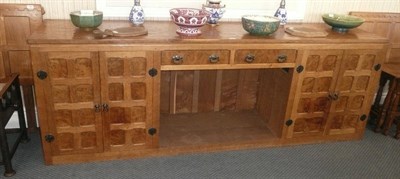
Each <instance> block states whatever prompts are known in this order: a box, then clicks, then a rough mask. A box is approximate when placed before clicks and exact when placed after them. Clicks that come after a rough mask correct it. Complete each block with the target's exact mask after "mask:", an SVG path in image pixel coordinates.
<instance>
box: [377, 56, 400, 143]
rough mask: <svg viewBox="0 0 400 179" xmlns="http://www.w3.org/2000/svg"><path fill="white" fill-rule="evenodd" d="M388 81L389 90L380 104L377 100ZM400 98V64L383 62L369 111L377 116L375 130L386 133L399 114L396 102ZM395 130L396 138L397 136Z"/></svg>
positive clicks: (397, 102) (379, 98)
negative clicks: (377, 87)
mask: <svg viewBox="0 0 400 179" xmlns="http://www.w3.org/2000/svg"><path fill="white" fill-rule="evenodd" d="M387 81H389V90H388V93H387V95H386V98H385V100H384V103H383V105H382V106H380V105H379V102H380V100H381V97H382V93H383V87H384V86H385V84H386V83H387ZM399 99H400V64H390V63H388V64H384V65H383V66H382V75H381V79H380V83H379V89H378V92H377V95H376V98H375V103H374V105H373V107H372V110H371V113H375V114H376V116H377V121H376V127H375V132H381V131H382V133H383V134H385V135H387V134H388V132H389V129H390V127H391V125H392V123H393V121H394V118H395V117H396V116H399V115H400V111H399V110H398V104H399ZM399 137H400V136H399V132H397V135H396V138H399Z"/></svg>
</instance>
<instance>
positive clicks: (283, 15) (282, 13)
mask: <svg viewBox="0 0 400 179" xmlns="http://www.w3.org/2000/svg"><path fill="white" fill-rule="evenodd" d="M285 6H286V2H285V0H281V3H280V6H279V8H278V9H277V10H276V12H275V15H274V16H275V17H278V19H279V20H280V21H281V23H280V24H281V25H285V24H287V11H286V9H285Z"/></svg>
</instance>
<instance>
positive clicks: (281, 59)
mask: <svg viewBox="0 0 400 179" xmlns="http://www.w3.org/2000/svg"><path fill="white" fill-rule="evenodd" d="M276 60H277V61H278V62H279V63H283V62H285V61H286V60H287V55H278V57H277V58H276Z"/></svg>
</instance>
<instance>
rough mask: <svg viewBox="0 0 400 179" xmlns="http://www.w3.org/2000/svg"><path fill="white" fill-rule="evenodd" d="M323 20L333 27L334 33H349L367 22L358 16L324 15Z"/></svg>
mask: <svg viewBox="0 0 400 179" xmlns="http://www.w3.org/2000/svg"><path fill="white" fill-rule="evenodd" d="M322 20H323V21H324V22H325V23H327V24H328V25H330V26H332V29H333V30H334V31H338V32H347V31H348V30H349V29H352V28H355V27H358V26H360V25H361V24H362V23H364V21H365V20H364V19H363V18H360V17H357V16H351V15H344V14H332V13H327V14H323V15H322Z"/></svg>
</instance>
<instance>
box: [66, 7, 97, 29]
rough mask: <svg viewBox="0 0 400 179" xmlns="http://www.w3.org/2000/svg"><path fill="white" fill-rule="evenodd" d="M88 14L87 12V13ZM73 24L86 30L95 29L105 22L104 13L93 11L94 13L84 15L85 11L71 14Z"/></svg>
mask: <svg viewBox="0 0 400 179" xmlns="http://www.w3.org/2000/svg"><path fill="white" fill-rule="evenodd" d="M85 12H87V11H85ZM69 15H70V17H71V22H72V24H74V25H75V26H76V27H79V28H84V29H94V28H96V27H98V26H100V25H101V23H102V22H103V12H101V11H93V13H84V11H74V12H71V13H70V14H69Z"/></svg>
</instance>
